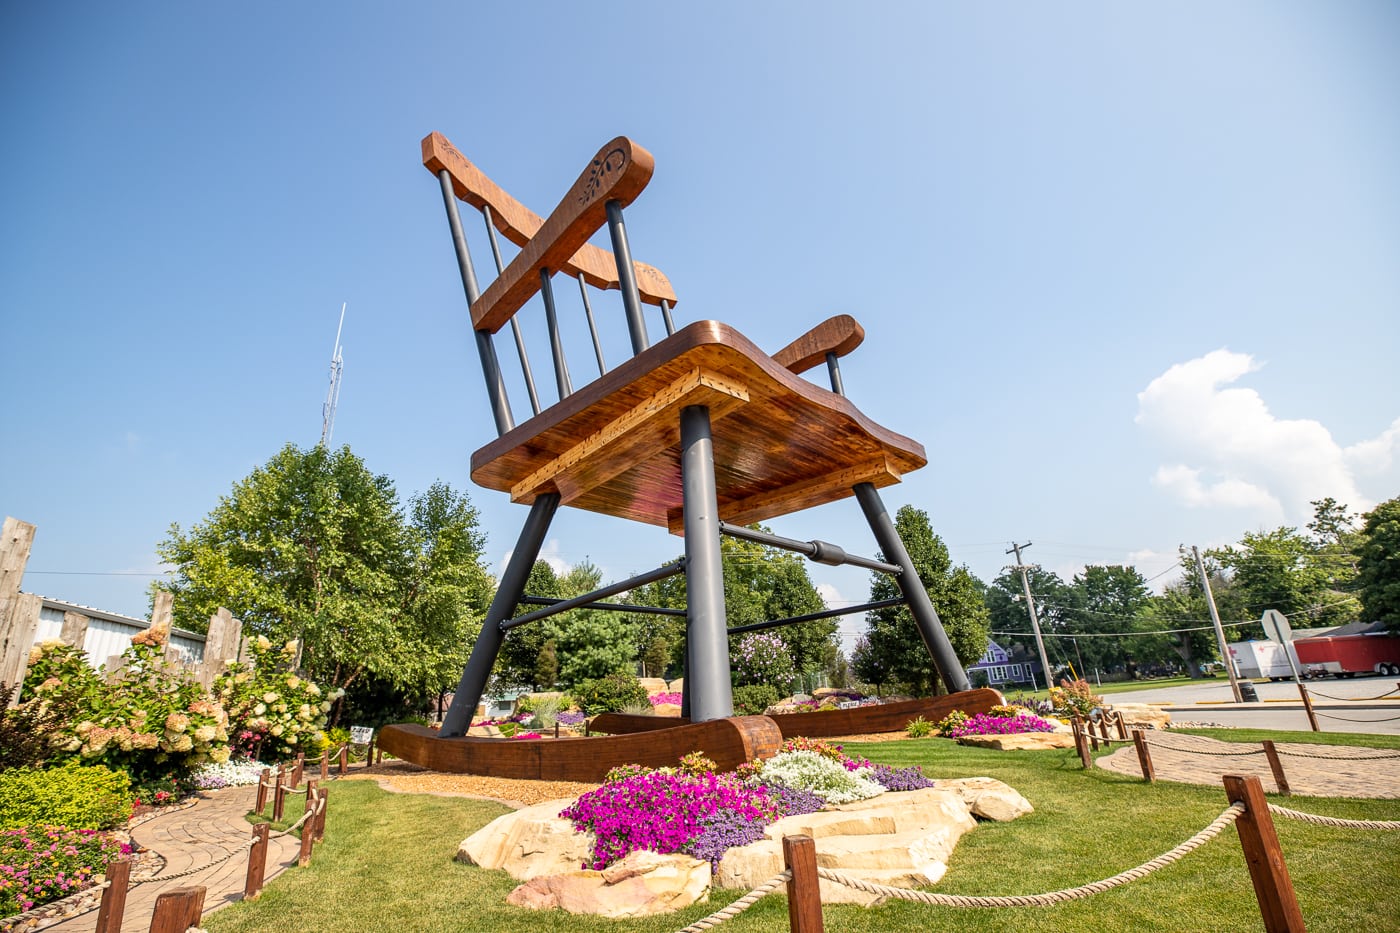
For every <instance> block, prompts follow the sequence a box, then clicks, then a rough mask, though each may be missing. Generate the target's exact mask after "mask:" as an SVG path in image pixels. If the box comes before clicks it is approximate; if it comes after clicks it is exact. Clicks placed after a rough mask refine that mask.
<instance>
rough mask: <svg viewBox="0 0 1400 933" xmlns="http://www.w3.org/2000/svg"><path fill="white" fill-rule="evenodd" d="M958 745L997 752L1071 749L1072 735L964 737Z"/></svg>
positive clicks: (1016, 734) (1021, 733) (1064, 733)
mask: <svg viewBox="0 0 1400 933" xmlns="http://www.w3.org/2000/svg"><path fill="white" fill-rule="evenodd" d="M958 744H960V745H972V746H975V747H976V748H995V749H997V750H999V751H1010V750H1013V749H1031V750H1039V749H1046V748H1073V747H1074V734H1073V733H1071V732H1016V733H1013V734H1011V735H964V736H961V737H959V738H958Z"/></svg>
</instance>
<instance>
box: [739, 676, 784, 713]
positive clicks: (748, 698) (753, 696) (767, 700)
mask: <svg viewBox="0 0 1400 933" xmlns="http://www.w3.org/2000/svg"><path fill="white" fill-rule="evenodd" d="M777 702H778V691H777V690H776V689H775V688H774V687H773V685H772V684H745V685H744V686H742V687H735V688H734V714H735V715H736V716H761V715H763V711H764V710H766V709H767V708H768V707H770V706H772V705H773V704H774V703H777Z"/></svg>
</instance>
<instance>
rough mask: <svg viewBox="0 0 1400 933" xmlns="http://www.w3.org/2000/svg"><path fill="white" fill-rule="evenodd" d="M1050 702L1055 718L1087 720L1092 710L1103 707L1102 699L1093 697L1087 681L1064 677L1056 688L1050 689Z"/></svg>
mask: <svg viewBox="0 0 1400 933" xmlns="http://www.w3.org/2000/svg"><path fill="white" fill-rule="evenodd" d="M1050 702H1051V703H1052V704H1053V705H1054V713H1055V715H1056V716H1063V717H1065V718H1069V717H1072V716H1083V717H1084V718H1086V719H1087V718H1088V717H1089V715H1090V714H1091V713H1093V711H1094V710H1096V709H1098V708H1099V707H1101V706H1103V697H1100V696H1094V691H1093V688H1091V687H1090V686H1089V682H1088V681H1086V680H1082V679H1081V680H1070V679H1069V678H1068V677H1066V678H1065V679H1064V680H1061V681H1060V685H1059V686H1058V687H1051V688H1050Z"/></svg>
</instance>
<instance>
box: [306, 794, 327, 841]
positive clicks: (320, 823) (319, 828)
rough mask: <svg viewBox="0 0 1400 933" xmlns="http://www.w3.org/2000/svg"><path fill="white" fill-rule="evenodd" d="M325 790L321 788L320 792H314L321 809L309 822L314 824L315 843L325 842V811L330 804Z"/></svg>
mask: <svg viewBox="0 0 1400 933" xmlns="http://www.w3.org/2000/svg"><path fill="white" fill-rule="evenodd" d="M326 790H327V788H324V787H322V788H321V789H320V790H318V791H316V794H317V796H318V797H319V798H320V805H321V808H320V810H319V811H318V812H317V814H316V816H315V817H314V818H313V819H312V821H311V822H313V823H315V824H316V841H317V842H325V841H326V811H327V810H329V809H330V802H331V799H330V796H329V795H328V794H327V793H326Z"/></svg>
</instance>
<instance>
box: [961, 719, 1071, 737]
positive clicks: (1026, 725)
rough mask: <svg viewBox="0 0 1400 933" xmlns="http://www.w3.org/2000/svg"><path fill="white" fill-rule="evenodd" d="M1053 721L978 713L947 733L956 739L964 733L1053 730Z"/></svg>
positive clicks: (981, 733)
mask: <svg viewBox="0 0 1400 933" xmlns="http://www.w3.org/2000/svg"><path fill="white" fill-rule="evenodd" d="M1054 731H1055V726H1054V724H1053V723H1049V722H1046V721H1045V720H1044V719H1041V718H1040V717H1039V716H1006V717H1002V716H992V715H990V714H988V713H978V714H977V715H976V716H970V717H968V718H967V719H965V720H964V721H963V722H961V723H959V724H958V725H956V726H954V727H953V728H952V729H951V730H950V731H949V732H948V735H949V736H951V737H952V738H955V739H958V738H962V737H963V736H965V735H1019V734H1021V733H1025V732H1054Z"/></svg>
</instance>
